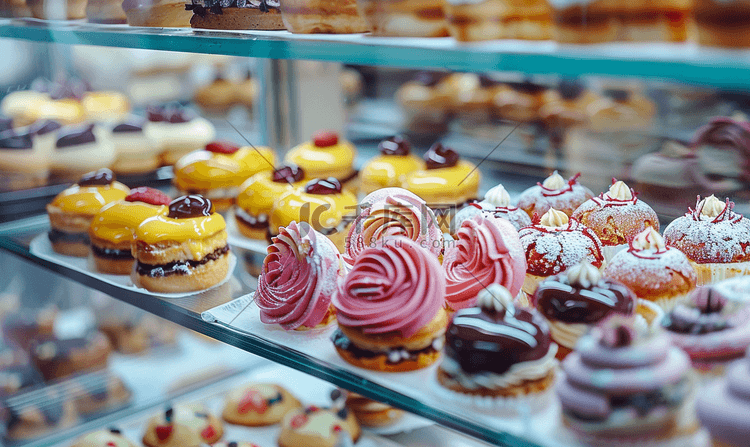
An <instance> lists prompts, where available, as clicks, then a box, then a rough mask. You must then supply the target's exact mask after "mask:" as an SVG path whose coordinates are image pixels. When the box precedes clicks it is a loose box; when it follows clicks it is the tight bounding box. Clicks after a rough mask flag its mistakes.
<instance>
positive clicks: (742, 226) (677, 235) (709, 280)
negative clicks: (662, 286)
mask: <svg viewBox="0 0 750 447" xmlns="http://www.w3.org/2000/svg"><path fill="white" fill-rule="evenodd" d="M733 209H734V202H730V201H729V199H726V201H725V202H722V201H720V200H719V199H717V198H716V197H714V196H713V195H712V196H710V197H707V198H705V199H703V200H701V198H700V196H699V197H698V200H697V203H696V205H695V210H692V209H691V210H689V211H688V212H687V213H686V214H685V215H684V216H682V217H680V218H677V219H675V220H674V221H672V223H671V224H669V226H668V227H667V228H666V229H665V230H664V241H665V242H666V243H667V245H670V246H672V247H674V248H676V249H678V250H680V251H681V252H683V253H685V255H687V257H688V259H690V262H691V264H693V267H694V268H695V270H696V273H697V274H698V285H703V284H713V283H716V282H719V281H722V280H724V279H727V278H731V277H733V276H740V275H746V274H748V273H750V220H748V219H746V218H745V217H743V216H742V214H738V213H735V212H734V211H733Z"/></svg>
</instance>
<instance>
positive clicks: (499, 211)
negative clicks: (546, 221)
mask: <svg viewBox="0 0 750 447" xmlns="http://www.w3.org/2000/svg"><path fill="white" fill-rule="evenodd" d="M479 214H484V215H485V216H488V215H489V216H493V217H496V218H498V219H503V220H507V221H508V222H510V224H511V225H513V227H514V228H515V229H516V231H519V230H520V229H521V228H523V227H528V226H529V225H531V218H530V217H529V215H528V214H526V212H525V211H524V210H522V209H521V208H517V207H515V206H503V207H497V208H495V207H493V206H492V205H491V204H489V203H487V202H485V201H482V202H477V203H470V204H468V205H466V206H465V207H463V208H461V209H460V210H459V211H458V213H456V215H455V216H454V217H453V220H452V221H451V225H452V226H453V227H454V229H455V231H458V230H459V229H460V228H461V224H463V223H464V222H465V221H467V220H469V219H472V218H473V217H474V216H477V215H479ZM454 235H455V233H454Z"/></svg>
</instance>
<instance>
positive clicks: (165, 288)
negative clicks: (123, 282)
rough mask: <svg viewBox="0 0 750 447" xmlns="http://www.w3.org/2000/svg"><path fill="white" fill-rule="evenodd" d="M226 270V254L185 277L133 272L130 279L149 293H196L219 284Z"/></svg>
mask: <svg viewBox="0 0 750 447" xmlns="http://www.w3.org/2000/svg"><path fill="white" fill-rule="evenodd" d="M228 270H229V255H228V254H226V255H224V256H222V257H220V258H219V259H216V260H214V261H209V262H207V263H205V264H201V265H199V266H198V267H196V268H191V269H190V273H189V274H186V275H171V276H163V277H158V278H153V277H150V276H147V275H139V274H137V273H136V272H135V271H133V273H132V274H131V278H132V279H133V283H134V284H135V285H137V286H138V287H143V288H144V289H147V290H149V291H151V292H157V293H183V292H197V291H200V290H205V289H208V288H209V287H212V286H215V285H216V284H218V283H220V282H221V281H222V280H223V279H224V278H225V277H226V276H227V272H228Z"/></svg>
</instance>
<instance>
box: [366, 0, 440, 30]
mask: <svg viewBox="0 0 750 447" xmlns="http://www.w3.org/2000/svg"><path fill="white" fill-rule="evenodd" d="M447 3H448V2H447V1H446V0H417V1H411V0H409V1H406V0H357V6H358V7H359V11H360V14H361V15H362V17H364V18H365V20H366V21H367V23H368V24H369V25H370V29H371V30H372V33H373V35H376V36H395V37H443V36H447V35H448V28H447V23H446V21H445V11H444V10H445V7H446V5H447Z"/></svg>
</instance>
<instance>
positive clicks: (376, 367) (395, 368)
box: [336, 346, 440, 372]
mask: <svg viewBox="0 0 750 447" xmlns="http://www.w3.org/2000/svg"><path fill="white" fill-rule="evenodd" d="M336 351H337V352H338V353H339V355H340V356H341V358H343V359H344V360H346V361H347V362H348V363H350V364H352V365H354V366H358V367H360V368H364V369H369V370H372V371H382V372H407V371H416V370H418V369H422V368H427V367H428V366H430V365H432V364H433V363H435V362H436V361H437V360H438V359H439V358H440V352H438V351H435V352H431V353H425V354H419V355H418V356H417V358H416V359H415V360H404V361H400V362H398V363H390V362H388V355H387V354H382V355H378V356H376V357H367V358H360V357H356V356H354V355H353V354H352V353H351V352H349V351H347V350H345V349H341V348H339V347H338V346H337V347H336Z"/></svg>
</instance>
